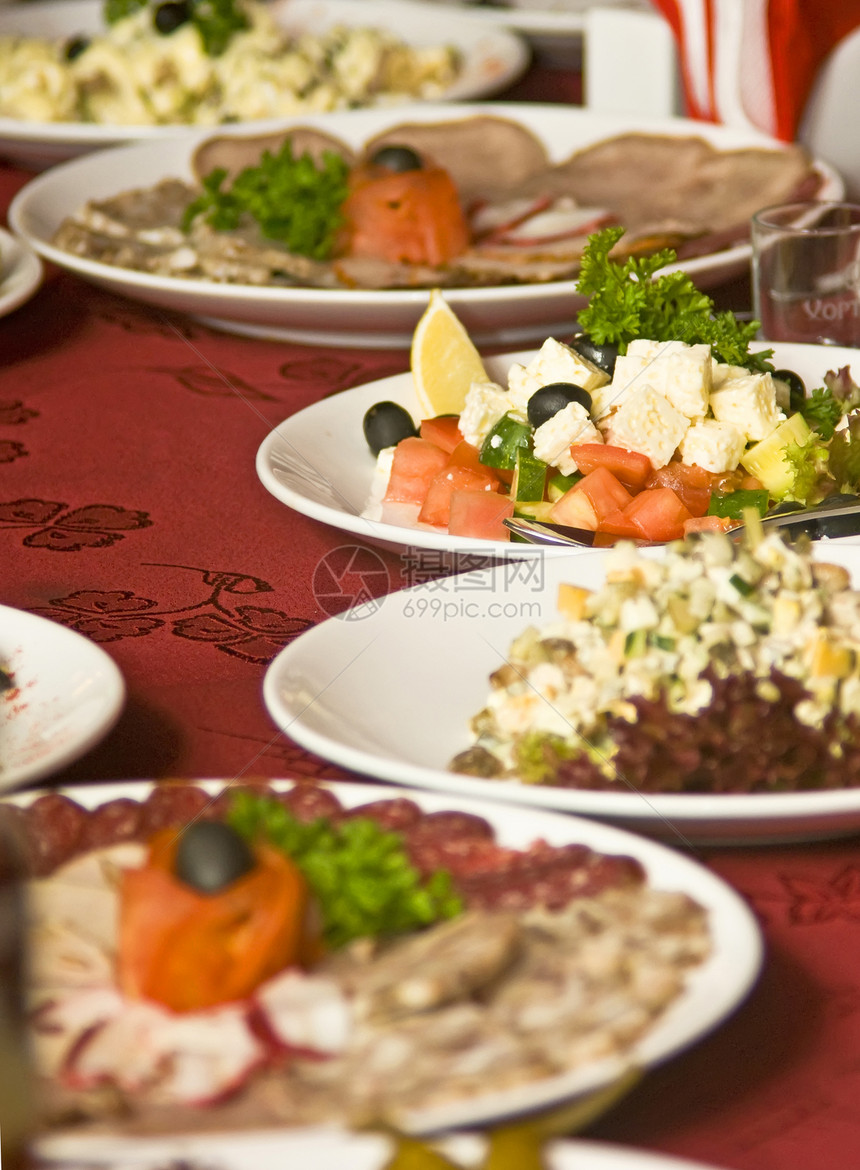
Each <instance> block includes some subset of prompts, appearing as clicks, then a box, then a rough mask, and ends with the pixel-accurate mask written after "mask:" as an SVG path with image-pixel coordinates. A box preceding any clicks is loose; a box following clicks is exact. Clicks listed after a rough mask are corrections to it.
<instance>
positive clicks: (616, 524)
mask: <svg viewBox="0 0 860 1170" xmlns="http://www.w3.org/2000/svg"><path fill="white" fill-rule="evenodd" d="M599 531H600V532H604V533H606V535H608V536H614V537H616V538H620V537H625V538H626V539H628V540H641V539H642V530H641V529H640V527H639V525H638V524H637V523H636V520H635V519H634V517H633V516H628V515H627V513H626V512H623V511H620V510H619V511H617V512H610V513H609V515H608V516H604V517H603V519H602V520H601V521H600V529H599Z"/></svg>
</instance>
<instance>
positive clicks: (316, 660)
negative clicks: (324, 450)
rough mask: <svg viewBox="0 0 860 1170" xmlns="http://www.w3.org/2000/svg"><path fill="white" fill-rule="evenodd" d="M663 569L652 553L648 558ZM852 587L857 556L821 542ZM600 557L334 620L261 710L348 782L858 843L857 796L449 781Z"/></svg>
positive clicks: (274, 684) (820, 549) (393, 598)
mask: <svg viewBox="0 0 860 1170" xmlns="http://www.w3.org/2000/svg"><path fill="white" fill-rule="evenodd" d="M651 551H652V552H653V553H654V554H655V555H660V550H659V549H655V550H651ZM816 553H817V555H818V556H819V558H821V559H825V560H829V561H833V562H836V563H837V564H841V565H844V566H845V567H846V568H847V569H848V570H849V571H850V572H851V573H852V576H853V578H854V581H855V585H856V584H857V583H860V548H857V547H856V546H855V547H852V546H850V545H846V544H844V543H843V542H840V541H826V542H819V544H818V546H817V549H816ZM603 560H604V554H603V553H599V552H592V553H590V554H589V555H587V556H583V555H581V554H580V555H575V556H573V557H564V556H562V557H552V558H550V557H548V558H546V559H544V560H542V561H539V562H527V561H520V562H503V563H498V564H496V565H494V566H492V567H491V568H487V569H483V570H480V571H475V572H470V573H464V574H460V575H455V576H451V577H446V578H444V579H441V580H436V581H433V582H431V583H430V584H428V585H418V586H416V587H414V588H412V589H407V590H403V591H401V592H397V593H392V594H389V595H388V596H387V597H385V598H383V599H381V600H377V601H375V602H372V603H370V602H369V603H367V604H366V605H365V606H361V607H357V608H355V609H353V610H351V611H350V613H349V618H350V620H349V621H344V620H343V619H342V618H338V617H333V618H330V619H329V620H328V621H325V622H323V623H322V624H321V625H318V626H316V627H314V628H313V629H311V630H308V631H307V632H306V633H304V634H302V635H301V636H300V637H299V638H297V639H296V640H295V641H294V642H293V643H292V644H291V645H290V646H288V647H287V648H286V649H285V650H282V651H281V653H280V654H279V655H278V657H277V658H275V660H274V661H273V663H272V664H271V666H270V667H269V670H268V672H267V674H266V677H265V680H264V684H263V698H264V702H265V704H266V707H267V709H268V711H269V714H270V715H271V717H272V719H273V720H274V722H275V724H276V725H277V726H278V727H279V728H280V729H281V730H282V731H283V733H284V734H285V735H287V736H289V738H290V739H291V740H294V741H295V742H296V743H298V744H300V745H301V746H302V747H304V748H306V749H307V750H308V751H311V752H314V753H315V754H316V755H318V756H321V757H322V758H323V759H326V760H329V761H331V762H333V763H336V764H339V765H340V766H341V767H344V768H348V769H351V770H352V771H355V772H360V773H364V774H365V775H370V776H374V777H377V778H378V779H381V780H387V781H394V782H396V783H399V784H407V785H411V786H414V787H416V788H421V789H423V788H426V789H436V790H439V791H448V792H451V793H452V794H454V795H456V796H457V797H458V798H460V797H469V798H472V797H483V798H489V799H492V800H499V801H505V802H510V803H511V804H516V805H519V806H521V807H523V808H525V807H532V808H536V807H541V808H552V809H558V810H561V811H563V812H568V813H578V814H580V815H582V816H589V817H598V818H601V819H603V820H608V821H612V822H613V823H616V824H620V825H623V826H625V827H626V828H628V829H634V830H637V831H639V832H643V833H649V834H652V835H655V836H660V837H664V838H666V839H667V840H669V841H671V842H674V843H675V844H677V845H680V846H686V845H687V844H689V843H690V842H698V843H720V844H730V843H739V844H751V843H753V842H756V843H762V842H770V841H792V840H798V841H800V840H812V839H816V838H825V837H836V836H844V835H847V834H850V833H856V832H857V831H858V830H860V787H858V788H853V789H850V788H849V789H842V790H838V791H820V792H791V793H780V794H776V793H774V794H753V795H725V794H724V795H713V796H711V795H704V794H703V795H700V794H678V795H675V794H671V795H669V794H653V793H647V794H642V793H637V792H635V791H632V790H629V789H628V790H625V791H621V792H605V791H603V792H597V791H591V792H590V791H581V790H576V789H573V788H558V787H551V786H549V785H545V786H544V785H527V784H521V783H519V782H517V781H504V780H484V779H479V778H475V777H471V776H465V775H460V774H455V773H452V772H449V771H448V770H447V763H448V761H449V760H450V759H451V758H452V757H453V756H454V755H456V754H457V753H458V752H460V751H462V750H464V749H465V748H466V747H468V746H469V744H470V739H469V735H468V721H469V719H470V718H471V716H472V715H473V714H474V713H475V712H477V711H480V710H481V708H482V707H483V706H484V705H485V703H486V695H487V690H488V685H489V684H488V679H489V676H490V674H491V673H492V672H493V671H494V670H497V669H498V668H499V667H500V666H501V665H502V664H503V663H504V662H505V661H506V656H507V652H508V647H509V646H510V644H511V642H512V640H513V639H514V637H515V636H517V635H518V634H520V633H521V632H522V631H523V630H524V629H525V628H526V627H527V626H530V625H538V626H540V625H542V624H545V623H547V622H549V621H551V620H553V619H554V617H555V616H556V615H557V612H558V611H557V609H556V597H557V593H558V586H559V584H560V583H561V582H568V583H571V584H575V585H581V586H583V587H585V588H589V589H593V588H595V587H596V586H598V585H600V584H601V583H602V581H603Z"/></svg>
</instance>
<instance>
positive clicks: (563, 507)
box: [550, 466, 631, 531]
mask: <svg viewBox="0 0 860 1170" xmlns="http://www.w3.org/2000/svg"><path fill="white" fill-rule="evenodd" d="M630 498H631V497H630V492H628V490H627V488H626V487H625V486H624V484H623V483H620V482H619V480H618V479H616V477H615V476H614V475H613V474H612V472H611V471H610V470H609V469H608V468H606V467H603V466H600V467H595V469H594V471H589V473H588V475H584V476H583V477H582V479H581V480H579V481H578V482H577V483H575V484H574V485H573V487H572V488H570V489H569V490H568V491H566V492H565V493H564V495H563V496H562V497H561V498H560V499H558V500H556V502H555V503H554V504H553V506H552V512H551V513H550V515H551V517H552V519H553V520H554V521H555V523H556V524H570V525H572V526H573V527H574V528H590V529H591V530H592V531H596V530H597V529H598V528H600V521H601V520H602V519H603V517H604V516H609V515H611V514H612V513H613V512H618V511H621V510H623V509H624V508H625V507H626V506H627V505H628V504H629V503H630Z"/></svg>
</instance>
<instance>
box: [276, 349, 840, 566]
mask: <svg viewBox="0 0 860 1170" xmlns="http://www.w3.org/2000/svg"><path fill="white" fill-rule="evenodd" d="M566 332H567V334H569V333H570V332H571V330H570V328H568V329H567V331H566ZM761 344H762V345H765V343H764V342H762V343H761ZM770 348H772V349H773V350H774V359H773V360H774V362H775V363H776V366H777V368H778V369H792V370H796V371H797V373H798V374H800V376H801V377H802V378H803V379H804V381H805V382H806V384H807V387H808V389H810V390H812V389H813V388H814V387H816V386H821V385H823V383H822V380H821V379H822V377H823V375H824V374H825V373H827V371H828V370H835V369H838V368H839V367H840V366H845V365H852V363H853V366H854V374H855V377H858V378H860V352H858V351H857V350H856V349H842V348H838V347H830V346H827V347H825V346H815V345H788V344H784V343H782V342H779V343H777V342H774V343H773V344H772V345H771V346H770ZM531 356H532V355H531V354H528V353H509V354H500V355H498V356H496V357H491V358H487V359H486V360H485V363H484V364H485V366H486V369H487V373H488V374H489V375H490V376H491V377H494V378H496V379H498V380H499V381H500V382H501V383H502V385H505V384H506V381H507V373H508V369H509V368H510V365H511V363H512V362H514V361H528V360H529V357H531ZM387 399H390V400H391V401H392V402H397V403H399V404H400V405H401V406H403V407H405V408H406V410H408V411H409V412H410V414H412V416H413V418H414V419H415V420H416V422H418V421H420V409H419V407H418V402H417V399H416V397H415V390H414V387H413V384H412V375H411V374H394V375H393V376H392V377H389V378H380V379H379V380H377V381H375V382H367V383H365V384H364V385H363V386H356V387H355V388H354V389H352V390H349V391H345V392H344V393H342V394H335V395H333V396H332V397H330V398H323V399H322V400H321V401H320V402H315V403H314V404H313V405H312V406H308V407H306V408H305V410H301V411H299V412H298V413H297V414H294V415H292V416H291V417H290V418H288V419H286V420H285V421H284V422H282V423H281V424H280V425H279V426H277V427H275V429H274V430H273V431H271V432H270V434H269V435H268V436H267V438H266V439H265V440H264V441H263V443H262V444H261V446H260V448H259V450H258V452H257V474H258V476H259V477H260V480H261V481H262V483H263V485H264V486H265V487H266V488H267V489H268V490H269V491H270V492H271V493H272V495H273V496H275V498H276V499H278V500H280V501H281V503H283V504H286V505H287V506H288V507H290V508H293V509H294V510H295V511H297V512H302V513H304V515H306V516H311V517H313V519H314V520H321V521H323V523H325V524H330V525H332V527H334V528H340V529H342V531H344V532H350V533H353V534H354V535H355V536H358V537H361V538H362V539H363V540H371V541H374V542H380V543H384V544H389V545H414V546H416V547H420V548H428V549H442V550H445V551H447V552H450V553H453V554H455V560H456V557H457V556H460V555H462V554H470V555H475V554H478V555H482V556H484V557H490V556H493V557H515V558H517V559H521V558H522V557H528V556H535V555H542V556H548V555H553V556H556V555H559V551H561V553H562V554H564V552H565V550H556V549H549V548H540V549H539V548H537V546H534V545H527V544H520V543H510V542H507V541H501V540H499V541H495V540H493V541H490V540H473V539H472V538H470V537H464V536H449V534H448V533H447V532H445V531H443V530H441V529H439V528H434V527H432V526H431V525H429V524H422V525H418V523H417V521H416V523H415V526H414V527H411V526H409V527H407V526H406V525H402V526H401V525H399V524H392V523H387V522H383V521H371V520H366V519H364V518H363V517H362V516H361V512H362V510H363V509H364V507H365V504H366V502H367V498H368V495H369V493H370V488H371V483H372V480H373V472H374V468H375V466H376V460H375V458H374V457H373V455H371V453H370V450H369V448H368V446H367V443H366V442H365V440H364V434H363V431H362V426H361V424H362V419H363V418H364V413H365V411H366V410H367V409H368V408H369V407H371V406H373V404H374V403H375V402H383V401H385V400H387ZM568 551H569V550H568ZM574 551H575V550H574ZM451 567H452V566H449V569H450V568H451ZM453 567H456V565H455V566H453Z"/></svg>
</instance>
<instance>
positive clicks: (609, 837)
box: [15, 780, 763, 1170]
mask: <svg viewBox="0 0 860 1170" xmlns="http://www.w3.org/2000/svg"><path fill="white" fill-rule="evenodd" d="M197 783H200V784H201V785H202V786H204V787H206V788H207V789H208V790H209V791H211V792H213V793H216V792H219V791H221V789H222V788H223V787H224V784H225V783H232V782H231V781H217V780H213V781H202V782H197ZM272 783H274V784H275V785H276V786H281V787H291V785H290V783H289V782H284V781H272ZM322 787H324V788H327V789H329V790H331V791H332V792H334V793H335V794H336V795H337V797H338V799H339V800H340V801H341V803H342V804H343V805H344V806H346V807H347V808H353V807H355V806H357V805H361V804H366V803H369V802H371V801H376V800H386V799H394V798H398V797H402V798H406V799H409V800H413V801H415V802H416V803H417V804H418V805H420V806H421V808H422V809H423V810H425V811H426V812H431V813H432V812H438V811H444V810H451V809H454V810H459V811H462V812H467V813H471V814H474V815H476V816H480V817H483V818H484V819H486V820H487V821H489V822H490V824H491V825H492V826H493V829H494V832H495V837H496V840H497V841H499V842H500V843H501V844H502V845H507V846H510V847H512V848H516V849H523V848H527V847H528V846H530V845H531V844H533V843H534V842H536V841H538V840H542V841H546V842H548V843H549V844H550V845H566V844H571V843H578V844H583V845H586V846H587V847H588V848H590V849H593V850H596V851H598V852H602V853H607V854H615V855H619V854H620V855H624V856H629V857H633V858H636V859H637V860H638V861H639V862H640V863H641V864H642V866H643V867H644V870H645V873H646V875H647V880H648V883H649V885H651V887H652V888H654V889H660V890H672V891H683V892H684V893H685V894H687V895H689V896H690V897H691V898H693V899H695V901H696V902H698V903H699V905H700V906H702V907H703V908H704V909H705V910H706V912H707V915H708V924H709V928H710V932H711V938H712V948H711V951H710V953H709V954H708V955H707V957H706V958H705V959H704V960H703V961H702V962H701V963H699V964H698V965H696V966H694V967H691V968H690V969H689V970H687V971H686V972H685V978H684V988H683V990H682V991H681V993H680V995H679V996H678V997H677V998H676V999H675V1000H674V1001H673V1002H672V1003H671V1004H669V1006H668V1007H667V1009H666V1010H665V1012H663V1013H662V1014H661V1015H660V1016H659V1018H657V1019H656V1020H655V1021H654V1023H653V1024H652V1026H651V1027H650V1028H649V1029H648V1030H647V1031H646V1032H645V1033H644V1034H643V1035H642V1036H641V1038H640V1039H639V1040H638V1041H637V1042H636V1043H635V1044H634V1045H633V1046H632V1048H631V1049H629V1051H628V1052H627V1053H626V1054H625V1055H624V1056H615V1057H609V1058H606V1057H604V1058H602V1059H599V1060H594V1061H591V1062H590V1063H587V1064H582V1065H580V1066H579V1068H577V1069H574V1070H573V1071H571V1072H567V1073H561V1074H558V1075H554V1076H548V1077H544V1078H542V1079H538V1080H535V1081H532V1082H530V1083H528V1084H520V1085H513V1086H509V1087H506V1088H498V1087H494V1085H493V1084H492V1080H491V1078H488V1083H487V1085H486V1091H485V1092H481V1093H475V1094H473V1095H470V1096H469V1097H468V1098H464V1099H461V1100H454V1101H450V1102H442V1103H438V1104H434V1105H431V1106H429V1107H428V1106H424V1107H420V1106H419V1107H417V1108H415V1109H414V1110H411V1111H409V1112H404V1113H403V1115H402V1117H401V1118H399V1119H398V1120H399V1121H400V1122H401V1124H402V1126H403V1128H404V1129H406V1130H407V1131H409V1132H412V1133H424V1134H426V1133H441V1132H443V1131H447V1130H451V1129H456V1128H467V1127H471V1126H479V1125H487V1124H491V1123H495V1122H499V1121H502V1120H504V1119H506V1118H510V1117H513V1116H516V1115H518V1114H523V1113H527V1112H532V1111H535V1110H539V1109H547V1108H549V1107H551V1106H553V1105H557V1104H559V1103H561V1102H562V1101H566V1100H569V1099H571V1098H573V1097H576V1096H578V1095H580V1094H583V1093H590V1092H593V1091H595V1090H597V1089H600V1088H604V1087H607V1086H609V1085H610V1084H612V1083H613V1081H615V1080H616V1079H617V1078H618V1077H619V1076H621V1075H622V1074H623V1073H625V1072H627V1071H629V1069H630V1066H631V1064H632V1065H635V1066H636V1067H637V1068H640V1069H647V1068H651V1067H653V1066H656V1065H657V1064H660V1063H662V1062H663V1061H665V1060H667V1059H669V1058H670V1057H671V1056H673V1055H676V1054H678V1053H680V1052H682V1051H683V1050H685V1049H686V1048H688V1047H689V1046H690V1045H692V1044H693V1043H695V1042H696V1041H698V1040H700V1039H701V1038H703V1037H704V1036H705V1035H707V1034H708V1033H709V1032H710V1031H711V1030H712V1029H713V1028H715V1027H716V1026H718V1025H719V1024H720V1023H722V1022H723V1021H724V1020H725V1019H726V1018H727V1017H728V1016H729V1015H731V1013H732V1012H733V1011H735V1009H736V1008H737V1007H738V1006H739V1005H740V1004H741V1003H742V1002H743V1000H744V999H745V998H746V996H747V994H748V993H749V991H750V989H751V988H752V986H753V984H754V982H755V980H756V979H757V977H758V973H759V970H760V967H761V962H762V954H763V951H762V938H761V932H760V930H759V927H758V924H757V922H756V920H755V917H754V915H753V914H752V912H751V910H750V909H749V907H748V906H747V904H746V902H745V901H744V900H743V898H741V896H740V895H739V894H737V893H736V892H735V891H734V890H733V889H732V888H731V887H730V886H729V885H728V884H727V883H726V882H724V881H723V880H722V879H721V878H719V877H717V876H716V875H715V874H713V873H712V872H711V871H710V870H709V869H707V868H706V867H705V866H704V865H702V864H700V863H699V862H698V861H695V860H693V859H692V858H691V857H688V856H685V855H684V854H682V853H681V852H679V851H678V850H675V849H669V848H667V847H666V846H665V845H662V844H659V843H658V842H656V841H649V840H647V839H646V838H644V837H637V836H634V835H633V834H631V833H626V832H624V831H623V830H621V829H616V828H613V827H612V826H609V825H602V824H599V823H597V822H596V821H589V820H581V819H579V818H576V817H568V816H560V815H559V814H558V813H554V812H548V811H545V810H539V809H523V808H516V807H515V806H513V805H506V804H503V803H501V802H493V801H483V800H476V799H473V798H463V797H458V796H455V795H453V794H451V793H435V792H416V791H412V790H409V789H405V788H398V787H389V786H384V787H383V786H381V785H378V784H375V785H374V784H359V783H328V782H326V783H324V784H322ZM150 788H151V785H149V784H146V783H143V782H139V781H138V782H130V783H121V784H116V783H111V784H98V785H83V786H75V787H74V788H70V789H65V790H64V792H65V794H66V795H68V796H70V797H71V798H72V799H73V800H75V801H78V802H79V803H80V804H83V805H85V806H86V807H94V806H97V805H100V804H103V803H106V802H107V801H110V800H114V799H118V798H121V797H131V798H132V799H134V800H145V799H146V796H147V795H148V793H149V791H150ZM36 796H38V792H34V793H32V794H26V795H25V796H23V797H16V798H15V800H16V803H27V802H28V800H29V799H31V798H35V797H36ZM216 1108H217V1107H216ZM212 1120H213V1122H217V1112H216V1113H215V1114H214V1116H213V1118H212ZM108 1124H109V1123H108ZM101 1128H102V1130H103V1133H104V1130H105V1128H106V1127H101ZM315 1132H316V1131H315V1129H314V1128H313V1127H311V1128H310V1129H308V1128H305V1127H303V1128H302V1129H297V1130H295V1131H294V1132H293V1133H292V1134H291V1133H290V1132H289V1130H288V1129H285V1131H282V1132H281V1133H280V1134H278V1135H272V1134H269V1135H262V1136H261V1137H260V1139H259V1140H260V1143H261V1150H262V1148H264V1147H265V1146H266V1144H267V1143H270V1142H272V1141H275V1142H277V1141H284V1140H285V1139H286V1138H287V1137H289V1138H290V1139H291V1140H294V1141H296V1142H301V1141H303V1140H305V1135H308V1134H310V1135H311V1140H313V1135H314V1133H315ZM329 1134H330V1135H332V1136H331V1137H330V1140H334V1141H341V1142H343V1141H344V1140H349V1141H351V1140H352V1139H351V1138H349V1139H347V1138H345V1136H344V1134H343V1131H339V1133H338V1131H337V1129H336V1127H331V1128H330V1129H329ZM246 1139H247V1135H242V1136H241V1137H240V1136H238V1135H233V1137H232V1138H231V1139H230V1140H231V1141H232V1142H234V1143H235V1145H236V1150H237V1153H238V1154H239V1155H240V1158H241V1155H242V1150H241V1144H242V1143H243V1142H244V1141H245V1140H246ZM207 1140H208V1139H207V1138H205V1137H202V1138H201V1137H200V1136H199V1135H198V1136H192V1135H191V1134H186V1135H178V1136H177V1137H176V1138H174V1137H173V1136H172V1135H171V1137H170V1139H169V1144H167V1142H166V1141H153V1142H152V1143H150V1141H149V1140H148V1139H146V1138H144V1137H143V1136H142V1135H140V1134H135V1135H134V1136H129V1137H128V1138H125V1139H124V1138H121V1137H120V1136H119V1135H118V1134H117V1133H114V1134H113V1135H111V1134H109V1133H105V1136H104V1137H102V1136H100V1135H98V1134H96V1133H93V1132H84V1133H82V1134H81V1135H80V1136H79V1137H76V1136H75V1133H74V1131H73V1130H68V1131H66V1132H65V1133H63V1134H62V1135H58V1136H57V1137H56V1138H45V1140H44V1141H43V1142H41V1143H40V1145H39V1152H40V1153H42V1152H43V1151H51V1152H53V1153H54V1156H59V1152H60V1151H61V1150H63V1151H66V1153H65V1156H66V1157H72V1156H73V1155H74V1154H77V1155H78V1157H79V1159H80V1161H81V1163H83V1164H90V1163H92V1162H93V1161H97V1160H98V1159H99V1158H100V1157H102V1156H104V1157H107V1158H108V1159H116V1160H119V1158H120V1157H121V1156H125V1155H128V1157H130V1158H131V1159H132V1161H134V1160H136V1159H138V1158H143V1157H149V1158H152V1157H154V1156H157V1155H158V1154H159V1153H161V1154H163V1153H167V1152H169V1153H170V1155H171V1158H172V1159H175V1161H170V1162H169V1165H171V1166H176V1167H177V1170H178V1165H179V1164H180V1163H182V1164H184V1160H185V1159H189V1160H190V1158H191V1155H192V1152H194V1154H195V1161H194V1165H195V1166H197V1165H199V1170H204V1167H205V1168H206V1170H218V1168H219V1167H220V1166H221V1162H220V1161H219V1159H218V1157H217V1154H218V1153H219V1152H220V1151H221V1146H220V1144H219V1146H218V1147H217V1148H216V1147H214V1146H205V1145H204V1146H202V1147H199V1146H198V1143H205V1142H206V1141H207ZM217 1140H218V1141H219V1143H221V1142H225V1141H227V1135H226V1134H225V1132H224V1131H223V1130H219V1133H218V1139H217ZM198 1148H202V1149H206V1150H208V1151H209V1152H211V1153H212V1154H213V1155H215V1161H214V1164H210V1162H209V1160H208V1158H207V1159H206V1160H205V1161H203V1162H202V1163H198V1162H197V1161H196V1157H197V1149H198ZM375 1148H376V1149H378V1146H377V1147H375ZM150 1149H151V1150H152V1151H153V1153H150ZM100 1150H104V1151H105V1153H104V1155H101V1154H100ZM167 1164H168V1163H167V1162H164V1163H159V1166H160V1167H161V1170H166V1166H167ZM234 1164H235V1165H237V1166H243V1170H244V1168H247V1167H254V1168H255V1170H260V1168H261V1166H262V1165H263V1163H262V1161H258V1160H257V1158H256V1156H252V1155H251V1153H250V1152H249V1151H245V1152H244V1162H242V1161H241V1160H240V1161H238V1162H236V1163H234V1162H233V1161H228V1162H227V1163H226V1165H227V1166H229V1167H231V1168H232V1166H233V1165H234ZM265 1164H266V1165H268V1164H269V1163H268V1162H266V1163H265ZM123 1165H125V1163H124V1162H123ZM280 1165H281V1166H283V1167H291V1166H296V1167H302V1170H317V1167H318V1166H319V1165H320V1163H317V1162H316V1161H315V1160H314V1159H312V1158H307V1159H304V1160H302V1159H300V1158H298V1157H297V1158H296V1160H290V1159H287V1158H283V1159H282V1161H281V1162H280ZM322 1165H328V1163H322ZM332 1165H333V1166H334V1165H335V1164H334V1163H333V1164H332ZM347 1165H348V1166H350V1168H351V1167H352V1166H353V1163H352V1162H349V1161H347V1160H343V1161H342V1162H341V1163H340V1164H339V1166H343V1167H346V1166H347ZM368 1165H371V1166H372V1165H375V1163H374V1162H372V1161H371V1162H369V1163H368Z"/></svg>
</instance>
